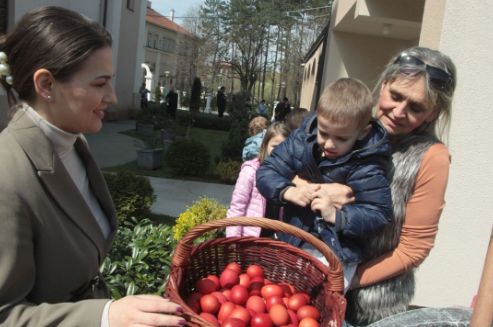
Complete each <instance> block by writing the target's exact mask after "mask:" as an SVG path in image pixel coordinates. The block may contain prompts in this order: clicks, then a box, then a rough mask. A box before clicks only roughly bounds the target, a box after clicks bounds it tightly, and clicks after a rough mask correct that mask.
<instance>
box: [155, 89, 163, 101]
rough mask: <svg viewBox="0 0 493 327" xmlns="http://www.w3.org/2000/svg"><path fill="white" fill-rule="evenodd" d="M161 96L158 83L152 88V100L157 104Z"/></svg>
mask: <svg viewBox="0 0 493 327" xmlns="http://www.w3.org/2000/svg"><path fill="white" fill-rule="evenodd" d="M162 97H163V94H162V93H161V87H160V86H159V85H158V86H156V88H155V89H154V102H156V103H157V104H160V103H161V98H162Z"/></svg>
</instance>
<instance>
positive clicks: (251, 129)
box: [248, 116, 270, 136]
mask: <svg viewBox="0 0 493 327" xmlns="http://www.w3.org/2000/svg"><path fill="white" fill-rule="evenodd" d="M269 126H270V122H269V121H268V120H267V118H265V117H263V116H257V117H255V118H253V119H252V121H251V122H250V124H248V133H249V134H250V136H254V135H257V134H258V133H262V132H263V131H264V129H267V128H268V127H269Z"/></svg>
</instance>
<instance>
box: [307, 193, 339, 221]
mask: <svg viewBox="0 0 493 327" xmlns="http://www.w3.org/2000/svg"><path fill="white" fill-rule="evenodd" d="M314 197H315V198H314V199H313V201H312V210H313V212H316V211H317V210H318V211H320V214H321V215H322V218H323V219H324V221H325V222H328V223H330V224H333V225H335V223H336V208H335V207H334V204H333V203H332V200H331V199H330V196H329V194H327V192H325V190H324V189H320V190H318V191H317V192H315V193H314Z"/></svg>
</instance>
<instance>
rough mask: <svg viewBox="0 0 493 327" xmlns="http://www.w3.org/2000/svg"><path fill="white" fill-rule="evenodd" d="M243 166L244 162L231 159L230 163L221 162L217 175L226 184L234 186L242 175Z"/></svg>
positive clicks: (216, 171) (217, 167)
mask: <svg viewBox="0 0 493 327" xmlns="http://www.w3.org/2000/svg"><path fill="white" fill-rule="evenodd" d="M242 164H243V162H239V161H233V160H231V158H229V159H228V162H219V163H218V164H217V166H216V170H215V173H216V174H218V175H219V179H220V180H221V181H223V182H224V183H227V184H232V185H234V184H235V183H236V180H237V179H238V175H239V174H240V170H241V165H242Z"/></svg>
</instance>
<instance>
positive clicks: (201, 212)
mask: <svg viewBox="0 0 493 327" xmlns="http://www.w3.org/2000/svg"><path fill="white" fill-rule="evenodd" d="M226 211H227V208H226V207H225V206H223V205H218V204H217V201H216V200H215V199H209V198H208V197H206V196H204V197H203V198H202V197H201V198H200V199H199V200H198V201H194V203H193V206H191V207H188V206H187V211H185V212H184V213H182V214H180V217H178V219H177V220H176V225H175V226H173V233H174V237H175V240H179V239H181V238H182V237H183V235H185V234H186V233H187V232H188V231H189V230H191V229H192V228H193V227H195V226H197V225H199V224H203V223H206V222H209V221H213V220H218V219H222V218H226ZM224 236H225V235H224V228H220V229H215V230H212V231H210V232H207V233H205V234H204V235H203V236H202V237H199V238H198V239H197V240H195V243H200V242H204V241H207V240H210V239H213V238H217V237H224Z"/></svg>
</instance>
